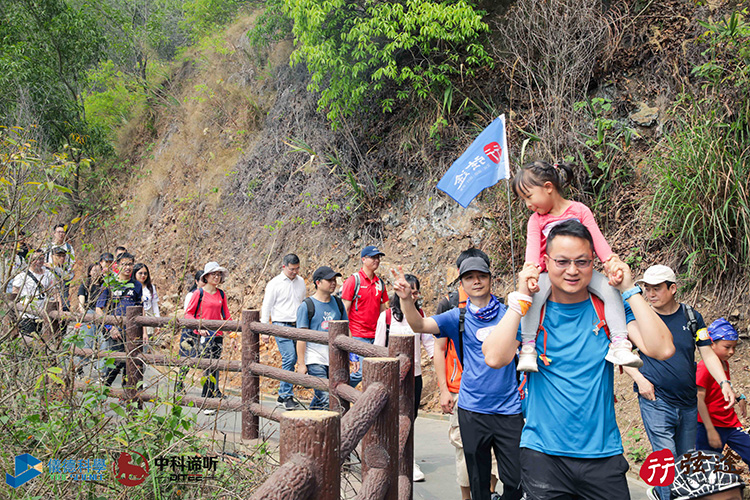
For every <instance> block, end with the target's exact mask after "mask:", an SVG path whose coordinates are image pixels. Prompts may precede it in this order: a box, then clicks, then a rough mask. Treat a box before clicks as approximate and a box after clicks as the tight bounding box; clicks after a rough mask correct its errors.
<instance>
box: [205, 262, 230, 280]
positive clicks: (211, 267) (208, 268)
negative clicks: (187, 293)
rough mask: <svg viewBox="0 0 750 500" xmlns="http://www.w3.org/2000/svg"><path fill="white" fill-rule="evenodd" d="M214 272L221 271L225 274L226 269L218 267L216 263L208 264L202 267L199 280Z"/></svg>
mask: <svg viewBox="0 0 750 500" xmlns="http://www.w3.org/2000/svg"><path fill="white" fill-rule="evenodd" d="M216 271H221V272H222V273H224V274H227V270H226V268H223V267H221V266H220V265H219V263H218V262H209V263H208V264H206V265H205V266H204V267H203V274H201V280H203V278H204V277H205V276H206V275H207V274H211V273H215V272H216Z"/></svg>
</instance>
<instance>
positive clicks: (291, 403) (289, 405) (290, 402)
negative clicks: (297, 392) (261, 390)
mask: <svg viewBox="0 0 750 500" xmlns="http://www.w3.org/2000/svg"><path fill="white" fill-rule="evenodd" d="M284 409H285V410H304V409H305V407H304V406H302V405H301V404H299V402H298V401H297V400H296V399H294V396H289V397H288V398H286V401H284Z"/></svg>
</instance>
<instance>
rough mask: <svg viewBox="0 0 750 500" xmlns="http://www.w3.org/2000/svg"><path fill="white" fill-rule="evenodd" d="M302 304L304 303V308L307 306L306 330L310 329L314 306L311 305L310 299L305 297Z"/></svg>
mask: <svg viewBox="0 0 750 500" xmlns="http://www.w3.org/2000/svg"><path fill="white" fill-rule="evenodd" d="M302 302H304V303H305V306H307V328H310V327H311V326H312V319H313V316H315V304H314V303H313V301H312V298H311V297H307V298H306V299H305V300H303V301H302Z"/></svg>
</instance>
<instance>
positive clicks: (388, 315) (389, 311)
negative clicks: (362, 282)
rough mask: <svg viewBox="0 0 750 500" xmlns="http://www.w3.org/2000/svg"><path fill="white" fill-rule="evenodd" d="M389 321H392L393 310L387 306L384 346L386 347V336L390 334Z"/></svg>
mask: <svg viewBox="0 0 750 500" xmlns="http://www.w3.org/2000/svg"><path fill="white" fill-rule="evenodd" d="M391 321H393V311H392V310H391V308H390V307H389V308H388V309H386V310H385V346H386V347H388V337H390V335H391Z"/></svg>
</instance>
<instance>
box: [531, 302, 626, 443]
mask: <svg viewBox="0 0 750 500" xmlns="http://www.w3.org/2000/svg"><path fill="white" fill-rule="evenodd" d="M598 323H599V318H598V317H597V315H596V311H595V310H594V306H593V304H592V303H591V300H589V299H587V300H585V301H583V302H578V303H575V304H560V303H557V302H552V301H549V300H548V301H547V305H546V306H545V313H544V323H543V324H544V328H545V329H546V330H547V332H548V334H547V351H546V353H547V356H548V357H549V358H550V361H551V364H550V365H548V366H547V365H544V364H543V363H539V371H538V372H536V373H528V374H527V376H528V381H529V382H528V388H529V389H528V396H527V398H526V400H527V401H526V425H525V426H524V428H523V433H522V434H521V447H522V448H530V449H532V450H536V451H538V452H540V453H545V454H547V455H555V456H564V457H577V458H604V457H611V456H615V455H619V454H620V453H622V440H621V439H620V431H619V429H618V428H617V421H616V420H615V401H614V370H613V368H612V364H611V363H610V362H609V361H606V360H605V359H604V356H606V355H607V349H608V348H609V339H608V338H607V334H606V333H605V332H604V329H601V330H598V329H597V328H596V325H597V324H598ZM520 336H521V331H520V328H519V332H518V338H519V340H520V338H521V337H520ZM543 336H544V332H540V333H539V337H538V338H537V344H536V345H537V350H540V349H542V346H543V342H544V338H543ZM540 353H541V351H540Z"/></svg>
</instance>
